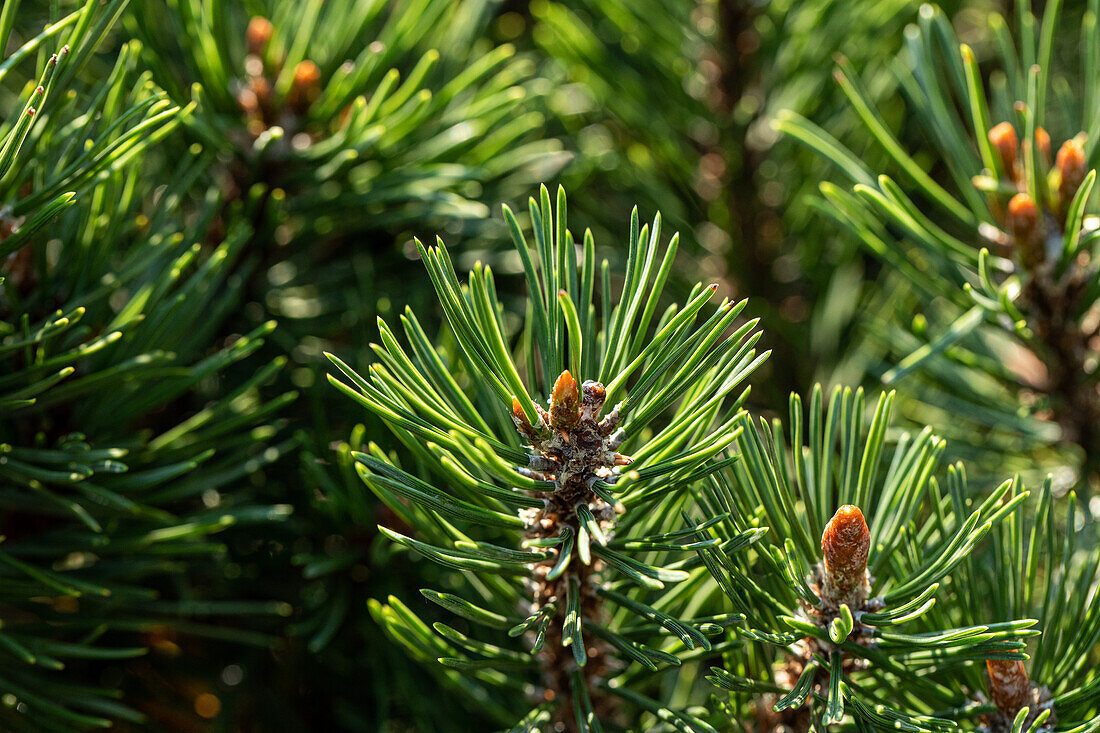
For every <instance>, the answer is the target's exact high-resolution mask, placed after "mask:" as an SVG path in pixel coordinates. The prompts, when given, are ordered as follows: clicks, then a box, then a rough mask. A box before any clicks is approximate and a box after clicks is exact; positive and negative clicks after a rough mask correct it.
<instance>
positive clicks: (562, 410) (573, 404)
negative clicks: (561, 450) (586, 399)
mask: <svg viewBox="0 0 1100 733" xmlns="http://www.w3.org/2000/svg"><path fill="white" fill-rule="evenodd" d="M580 404H581V393H580V389H578V387H577V380H576V379H573V375H572V374H570V373H569V370H568V369H566V370H565V371H564V372H562V373H561V374H560V375H558V379H557V381H556V382H554V390H553V392H551V393H550V426H551V427H552V428H555V429H557V430H570V429H571V428H573V427H574V426H576V424H577V419H578V417H579V413H578V410H579V409H580Z"/></svg>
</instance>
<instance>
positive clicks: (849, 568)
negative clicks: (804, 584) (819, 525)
mask: <svg viewBox="0 0 1100 733" xmlns="http://www.w3.org/2000/svg"><path fill="white" fill-rule="evenodd" d="M870 550H871V530H870V529H868V528H867V522H866V521H865V520H864V519H863V512H861V511H860V510H859V507H856V506H852V505H851V504H845V505H844V506H842V507H840V508H839V509H837V510H836V514H834V515H833V518H832V519H830V520H829V523H828V524H826V525H825V531H824V532H823V533H822V534H821V553H822V555H823V556H824V558H825V577H824V583H823V587H822V589H821V590H822V596H823V598H825V599H827V600H829V601H831V602H833V603H835V604H836V605H838V606H839V605H840V604H842V603H847V604H848V606H849V607H850V608H858V607H860V606H862V603H863V601H865V600H866V598H865V597H864V596H865V584H866V579H867V556H868V554H869V553H870Z"/></svg>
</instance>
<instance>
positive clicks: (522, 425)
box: [512, 397, 538, 441]
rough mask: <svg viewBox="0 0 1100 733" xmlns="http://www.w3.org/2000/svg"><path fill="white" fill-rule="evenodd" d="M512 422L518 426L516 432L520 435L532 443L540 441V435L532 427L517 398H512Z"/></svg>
mask: <svg viewBox="0 0 1100 733" xmlns="http://www.w3.org/2000/svg"><path fill="white" fill-rule="evenodd" d="M512 422H514V423H515V424H516V430H518V431H519V433H520V435H522V436H523V437H525V438H527V439H528V440H530V441H535V440H538V433H536V432H535V428H534V426H533V425H531V421H530V420H528V419H527V416H526V415H525V414H523V408H522V407H521V406H520V404H519V400H518V399H516V398H515V397H513V398H512Z"/></svg>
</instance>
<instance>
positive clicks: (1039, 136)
mask: <svg viewBox="0 0 1100 733" xmlns="http://www.w3.org/2000/svg"><path fill="white" fill-rule="evenodd" d="M1035 144H1036V145H1038V146H1039V154H1040V155H1042V156H1043V162H1044V163H1045V164H1046V165H1048V166H1049V165H1050V133H1049V132H1047V131H1046V130H1044V129H1043V128H1041V127H1036V128H1035Z"/></svg>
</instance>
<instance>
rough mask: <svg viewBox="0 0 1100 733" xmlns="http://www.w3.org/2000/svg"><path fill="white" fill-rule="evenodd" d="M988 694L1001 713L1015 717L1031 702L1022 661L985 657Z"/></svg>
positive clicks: (1028, 684) (1029, 689) (1029, 688)
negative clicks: (987, 673) (987, 674)
mask: <svg viewBox="0 0 1100 733" xmlns="http://www.w3.org/2000/svg"><path fill="white" fill-rule="evenodd" d="M985 668H986V671H987V672H989V696H990V697H991V698H992V699H993V704H995V705H996V706H997V707H998V709H1000V711H1001V712H1002V713H1004V714H1005V715H1006V716H1007V717H1009V718H1014V717H1016V714H1017V713H1018V712H1020V709H1021V708H1023V707H1024V706H1025V705H1028V704H1029V703H1030V702H1031V680H1029V679H1028V676H1027V670H1025V669H1024V663H1023V662H1021V661H1020V660H1018V659H1012V660H1008V659H987V660H986V662H985Z"/></svg>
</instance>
